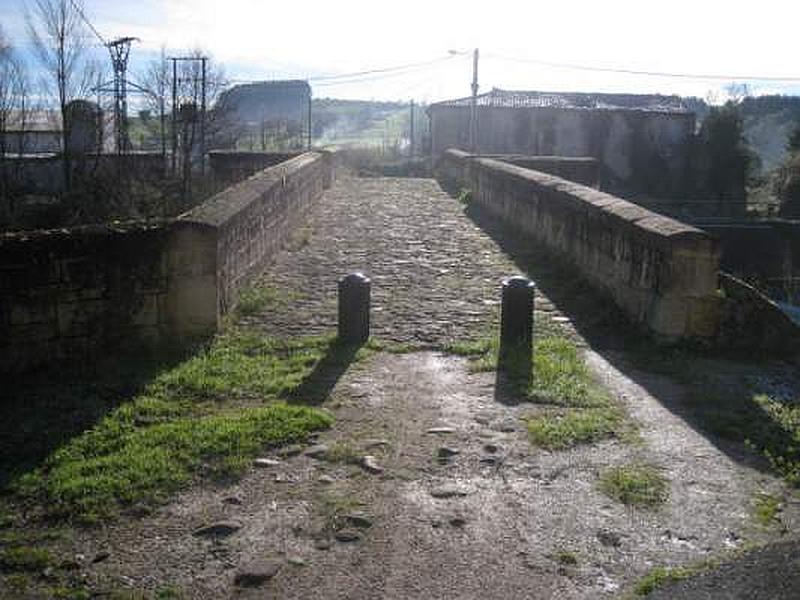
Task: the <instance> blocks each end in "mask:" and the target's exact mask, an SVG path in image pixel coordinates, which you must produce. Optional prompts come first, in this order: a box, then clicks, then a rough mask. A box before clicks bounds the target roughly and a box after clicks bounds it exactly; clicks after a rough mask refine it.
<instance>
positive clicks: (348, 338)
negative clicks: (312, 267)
mask: <svg viewBox="0 0 800 600" xmlns="http://www.w3.org/2000/svg"><path fill="white" fill-rule="evenodd" d="M370 288H371V286H370V280H369V278H368V277H365V276H364V275H363V274H362V273H350V275H347V276H346V277H342V278H341V279H340V280H339V341H341V342H344V343H347V344H363V343H364V342H366V341H367V340H368V339H369V305H370Z"/></svg>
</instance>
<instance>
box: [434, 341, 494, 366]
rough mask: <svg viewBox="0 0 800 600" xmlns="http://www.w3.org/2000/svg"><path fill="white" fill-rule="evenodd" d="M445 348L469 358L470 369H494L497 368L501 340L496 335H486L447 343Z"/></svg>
mask: <svg viewBox="0 0 800 600" xmlns="http://www.w3.org/2000/svg"><path fill="white" fill-rule="evenodd" d="M443 350H444V351H445V352H448V353H450V354H455V355H457V356H465V357H467V358H469V359H470V360H469V369H470V371H473V372H479V371H494V370H495V369H496V368H497V356H498V353H499V351H500V340H498V339H497V338H496V337H485V338H480V339H476V340H469V341H465V342H453V343H451V344H448V345H446V346H445V347H444V348H443Z"/></svg>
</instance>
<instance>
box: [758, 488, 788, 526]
mask: <svg viewBox="0 0 800 600" xmlns="http://www.w3.org/2000/svg"><path fill="white" fill-rule="evenodd" d="M780 510H781V500H780V498H778V497H777V496H773V495H772V494H764V493H759V494H757V495H756V498H755V501H754V503H753V518H754V519H755V520H756V522H757V523H758V524H759V525H762V526H764V527H769V526H770V525H775V524H777V523H780V520H779V519H778V513H779V512H780Z"/></svg>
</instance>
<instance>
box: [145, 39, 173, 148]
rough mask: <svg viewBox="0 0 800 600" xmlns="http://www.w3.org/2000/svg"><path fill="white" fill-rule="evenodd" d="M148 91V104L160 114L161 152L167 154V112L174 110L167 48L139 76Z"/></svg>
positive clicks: (162, 49) (146, 96)
mask: <svg viewBox="0 0 800 600" xmlns="http://www.w3.org/2000/svg"><path fill="white" fill-rule="evenodd" d="M139 79H140V81H141V82H142V87H144V88H145V89H146V90H147V91H148V93H147V94H146V95H145V98H146V103H147V106H149V107H150V109H151V110H152V111H153V112H155V113H156V114H158V123H159V138H160V140H161V154H163V155H164V156H166V154H167V113H168V111H170V110H172V104H171V93H170V87H171V85H172V73H171V71H170V65H169V61H168V60H167V52H166V49H165V48H163V47H162V48H161V54H160V56H159V57H158V58H157V59H154V60H151V61H150V63H149V64H148V65H147V67H146V68H145V70H144V71H143V72H142V73H141V75H140V76H139Z"/></svg>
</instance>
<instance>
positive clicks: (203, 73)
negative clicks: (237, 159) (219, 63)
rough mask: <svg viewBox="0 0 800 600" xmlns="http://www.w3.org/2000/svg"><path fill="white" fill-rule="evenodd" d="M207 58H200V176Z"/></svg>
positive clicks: (203, 165) (203, 162)
mask: <svg viewBox="0 0 800 600" xmlns="http://www.w3.org/2000/svg"><path fill="white" fill-rule="evenodd" d="M207 62H208V57H206V56H203V57H201V58H200V63H201V69H202V71H201V74H200V79H201V84H200V87H201V90H202V91H201V92H200V93H201V96H200V174H201V175H205V174H206V63H207Z"/></svg>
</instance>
